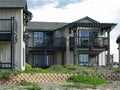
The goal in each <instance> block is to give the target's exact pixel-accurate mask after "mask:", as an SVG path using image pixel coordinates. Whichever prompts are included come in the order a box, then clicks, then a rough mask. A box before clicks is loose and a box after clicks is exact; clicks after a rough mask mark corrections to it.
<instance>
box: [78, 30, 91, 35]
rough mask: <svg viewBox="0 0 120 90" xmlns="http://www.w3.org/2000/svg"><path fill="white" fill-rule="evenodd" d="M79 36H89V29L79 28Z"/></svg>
mask: <svg viewBox="0 0 120 90" xmlns="http://www.w3.org/2000/svg"><path fill="white" fill-rule="evenodd" d="M79 36H80V37H89V31H87V30H80V31H79Z"/></svg>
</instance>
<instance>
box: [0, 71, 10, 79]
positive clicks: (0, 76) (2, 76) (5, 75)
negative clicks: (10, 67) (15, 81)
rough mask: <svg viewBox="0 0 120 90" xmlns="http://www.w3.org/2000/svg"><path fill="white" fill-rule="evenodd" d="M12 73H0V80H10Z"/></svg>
mask: <svg viewBox="0 0 120 90" xmlns="http://www.w3.org/2000/svg"><path fill="white" fill-rule="evenodd" d="M11 75H12V72H0V79H5V80H9V79H10V78H11Z"/></svg>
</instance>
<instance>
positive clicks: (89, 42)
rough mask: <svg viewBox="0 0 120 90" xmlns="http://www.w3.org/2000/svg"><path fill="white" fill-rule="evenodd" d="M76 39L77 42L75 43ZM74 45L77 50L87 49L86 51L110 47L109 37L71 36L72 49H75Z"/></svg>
mask: <svg viewBox="0 0 120 90" xmlns="http://www.w3.org/2000/svg"><path fill="white" fill-rule="evenodd" d="M74 40H75V42H76V43H75V44H74ZM74 46H75V48H76V49H77V50H83V51H84V50H86V51H105V50H107V49H108V47H109V44H108V38H107V37H97V38H90V37H77V38H75V39H74V38H73V37H71V38H70V49H71V50H74Z"/></svg>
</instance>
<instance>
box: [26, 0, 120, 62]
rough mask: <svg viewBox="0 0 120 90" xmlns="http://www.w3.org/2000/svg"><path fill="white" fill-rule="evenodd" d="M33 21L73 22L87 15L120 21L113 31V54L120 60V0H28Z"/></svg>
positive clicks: (102, 20)
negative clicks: (119, 51) (117, 40)
mask: <svg viewBox="0 0 120 90" xmlns="http://www.w3.org/2000/svg"><path fill="white" fill-rule="evenodd" d="M27 2H28V9H29V11H31V12H32V13H33V19H32V21H45V22H46V21H47V22H73V21H76V20H78V19H80V18H83V17H85V16H89V17H91V18H93V19H95V20H96V21H99V22H103V23H118V24H117V26H116V27H115V28H114V29H113V30H112V31H111V54H114V61H118V50H117V48H118V45H117V44H116V39H117V37H118V35H120V0H27Z"/></svg>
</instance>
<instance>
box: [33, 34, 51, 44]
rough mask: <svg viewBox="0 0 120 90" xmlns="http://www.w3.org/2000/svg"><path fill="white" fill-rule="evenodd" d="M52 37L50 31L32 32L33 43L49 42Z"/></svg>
mask: <svg viewBox="0 0 120 90" xmlns="http://www.w3.org/2000/svg"><path fill="white" fill-rule="evenodd" d="M51 39H52V32H34V45H35V46H36V45H43V43H46V44H48V43H50V42H52V41H50V40H51Z"/></svg>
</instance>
